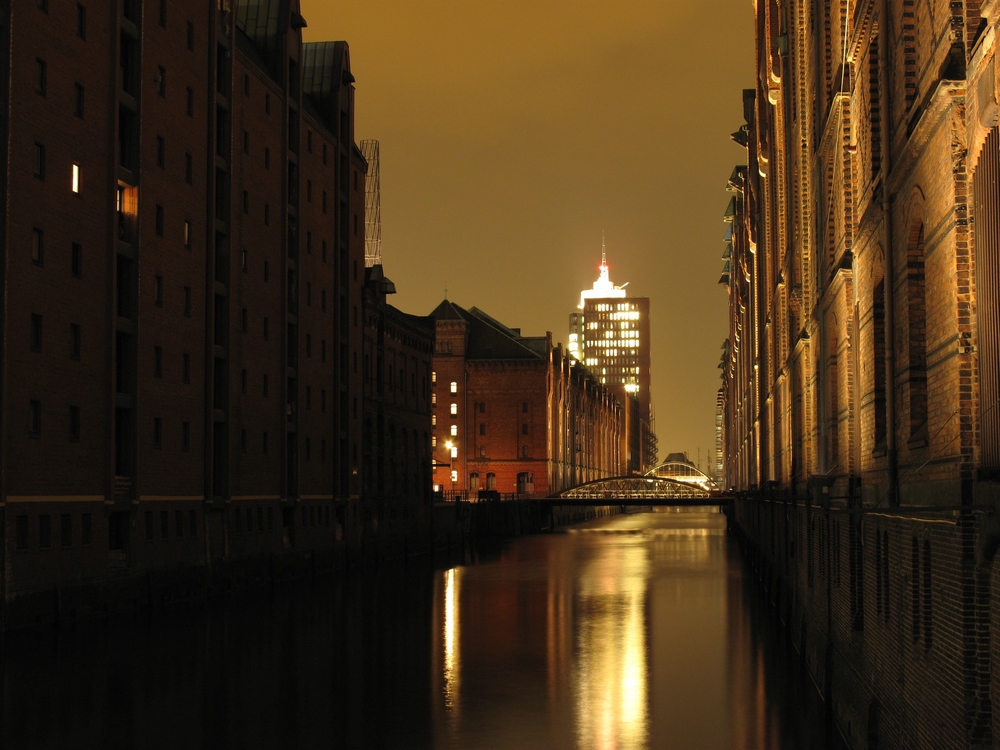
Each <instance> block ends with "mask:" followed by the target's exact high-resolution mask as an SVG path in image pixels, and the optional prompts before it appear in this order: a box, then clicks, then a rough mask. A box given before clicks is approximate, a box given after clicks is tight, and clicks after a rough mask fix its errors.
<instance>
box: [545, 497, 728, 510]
mask: <svg viewBox="0 0 1000 750" xmlns="http://www.w3.org/2000/svg"><path fill="white" fill-rule="evenodd" d="M732 501H733V498H732V496H731V495H721V494H720V495H715V496H712V497H670V498H662V497H621V496H619V497H616V496H614V495H596V494H595V495H593V496H590V497H546V498H544V499H542V500H538V501H537V502H540V503H542V504H544V505H562V506H572V505H588V506H589V505H623V506H628V507H632V508H635V507H640V506H653V507H670V506H675V507H684V508H690V507H703V508H711V507H720V506H723V505H729V504H730V503H731V502H732Z"/></svg>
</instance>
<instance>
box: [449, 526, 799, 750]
mask: <svg viewBox="0 0 1000 750" xmlns="http://www.w3.org/2000/svg"><path fill="white" fill-rule="evenodd" d="M727 543H728V540H727V538H726V521H725V518H724V517H723V516H721V515H720V514H712V513H699V514H696V513H690V512H689V513H655V514H649V513H646V514H641V515H640V514H636V515H634V516H624V517H618V518H614V519H607V520H604V521H602V522H600V523H594V524H587V525H582V526H578V527H575V528H572V529H569V530H567V533H564V534H551V535H544V536H537V537H527V538H522V539H518V540H515V541H513V542H511V543H509V544H505V545H504V547H503V548H502V549H501V550H499V552H498V555H497V557H496V558H494V559H485V560H481V561H479V562H477V563H476V564H473V565H468V566H464V567H459V568H453V569H451V570H447V571H444V572H442V573H439V574H438V575H437V577H436V580H435V595H434V633H435V635H434V641H433V642H434V653H433V655H432V658H433V672H432V674H433V675H434V676H433V678H432V685H433V688H432V689H433V691H434V699H433V706H432V710H433V713H434V722H433V723H434V726H435V732H434V743H433V747H434V748H437V749H439V750H443V749H445V748H447V749H448V750H450V749H451V748H462V749H463V750H464V748H470V747H475V748H481V749H483V750H494V748H496V749H497V750H500V749H503V750H506V748H510V747H518V748H546V750H553V749H555V748H559V749H561V748H567V750H569V749H571V748H572V749H575V748H582V749H585V750H627V749H629V748H636V749H639V748H661V747H665V748H690V749H692V750H694V749H696V748H697V749H701V748H705V749H706V750H724V749H726V748H728V749H729V750H780V749H782V748H783V749H784V750H788V748H791V747H795V748H798V747H813V746H815V747H819V745H813V744H810V743H808V742H807V743H805V744H803V743H801V742H796V741H794V740H793V741H792V743H791V744H787V743H785V740H783V739H782V738H781V736H780V733H779V726H780V725H779V722H778V721H777V717H778V713H777V712H778V708H777V707H776V704H775V703H774V701H773V698H774V695H773V693H774V687H773V685H772V684H771V680H769V679H767V676H766V675H765V670H764V662H765V652H764V650H763V645H762V643H761V637H760V633H759V632H756V631H757V628H758V627H759V626H757V625H755V624H754V622H755V621H754V618H752V617H751V616H750V614H751V613H750V610H749V609H748V608H747V604H746V602H745V601H744V596H745V594H744V588H743V585H744V584H743V577H742V574H741V573H740V568H739V567H738V566H734V565H733V564H732V561H731V560H730V558H729V555H728V552H727Z"/></svg>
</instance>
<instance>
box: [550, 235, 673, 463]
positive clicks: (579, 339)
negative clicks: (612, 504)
mask: <svg viewBox="0 0 1000 750" xmlns="http://www.w3.org/2000/svg"><path fill="white" fill-rule="evenodd" d="M600 271H601V274H600V276H599V277H598V279H597V281H595V282H594V286H593V288H592V289H584V290H583V291H582V292H580V306H579V310H578V311H577V312H574V313H570V316H569V330H570V333H569V351H570V353H571V354H572V355H573V356H574V357H575V358H576V359H578V360H579V361H580V362H582V363H583V364H584V365H586V367H587V369H588V370H590V371H591V372H592V373H593V374H594V375H596V376H597V377H598V378H599V379H600V381H601V382H602V383H604V384H606V385H610V386H620V387H621V388H622V390H623V391H624V394H623V398H624V396H625V394H628V395H634V397H635V399H636V400H637V401H638V406H639V408H638V414H639V421H640V423H641V424H642V428H641V432H642V438H641V441H642V444H643V450H642V456H641V464H642V466H650V465H651V464H652V463H653V462H654V461H655V458H656V447H655V446H656V438H655V436H653V435H652V428H651V425H652V415H651V412H650V396H649V381H650V373H649V298H648V297H628V296H627V294H626V292H625V286H627V285H622V286H615V285H614V284H613V283H612V282H611V278H610V276H609V270H608V262H607V254H606V253H605V251H604V248H603V246H602V248H601V265H600Z"/></svg>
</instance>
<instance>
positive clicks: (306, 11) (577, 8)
mask: <svg viewBox="0 0 1000 750" xmlns="http://www.w3.org/2000/svg"><path fill="white" fill-rule="evenodd" d="M301 11H302V15H303V16H305V18H306V20H307V22H308V24H309V26H308V28H307V29H306V30H305V38H306V40H307V41H321V40H340V39H346V40H347V42H348V43H349V44H350V49H351V68H352V71H353V73H354V75H355V77H356V78H357V83H356V87H357V98H356V103H357V113H356V129H355V136H356V139H357V140H359V141H360V140H361V139H365V138H375V139H377V140H379V142H380V151H381V185H382V260H383V264H384V266H385V270H386V274H387V275H388V276H389V277H390V278H391V279H392V280H393V281H394V282H395V283H396V288H397V289H398V291H399V293H398V294H397V295H396V296H395V297H394V298H392V300H391V301H392V302H393V304H394V305H395V306H396V307H398V308H400V309H402V310H404V311H406V312H409V313H414V314H420V315H426V314H428V313H429V312H430V311H431V310H432V309H433V308H434V307H435V306H436V305H437V303H438V302H440V301H441V299H442V298H443V297H444V294H445V288H447V290H448V297H449V299H451V300H453V301H455V302H457V303H458V304H460V305H462V306H464V307H473V306H476V307H479V308H481V309H483V310H484V311H486V312H487V313H489V314H490V315H492V316H494V317H496V318H498V319H499V320H501V321H502V322H504V323H506V324H507V325H509V326H512V327H519V328H521V329H522V331H523V333H524V334H525V335H542V334H544V332H545V331H551V332H552V334H553V338H554V340H555V341H557V342H560V341H561V342H563V343H565V342H566V341H567V339H568V321H567V319H568V315H569V313H570V312H571V311H572V310H573V309H575V307H576V305H577V303H578V302H579V294H580V290H581V289H584V288H589V287H590V286H591V284H592V283H593V281H594V280H595V279H596V278H597V275H598V271H597V266H598V264H599V263H600V260H601V232H602V231H603V232H604V233H605V235H606V237H607V250H608V263H609V265H610V267H611V280H612V281H613V282H615V283H616V284H619V285H621V284H624V283H625V282H629V284H628V287H627V289H628V291H629V293H630V294H632V295H636V296H648V297H650V305H651V320H652V338H653V341H652V383H653V385H652V400H653V407H654V411H655V416H656V424H655V428H656V433H657V435H658V436H659V445H660V458H661V459H663V458H664V457H665V456H666V454H667V453H670V452H673V451H687V452H688V454H689V456H690V458H691V459H692V460H693V461H696V460H697V457H698V450H699V448H700V450H701V461H702V468H707V454H708V452H709V451H711V450H714V417H715V396H716V391H717V389H718V387H719V370H718V368H717V365H718V362H719V356H720V354H721V350H720V346H721V344H722V341H723V339H725V337H726V335H727V330H726V288H725V286H720V285H719V284H717V281H718V279H719V275H720V272H721V269H722V263H723V261H722V260H721V255H722V251H723V242H722V236H723V231H724V229H725V225H724V224H723V222H722V214H723V212H724V211H725V208H726V203H727V202H728V199H729V194H727V193H726V192H725V185H726V179H727V178H728V177H729V174H730V172H731V171H732V168H733V166H735V165H736V164H737V163H740V162H741V161H743V160H744V159H745V152H744V151H743V150H742V149H740V148H739V147H738V146H737V145H736V144H734V143H732V142H731V141H730V139H729V133H731V132H733V131H735V130H736V129H737V128H739V126H740V125H741V124H742V122H743V120H742V101H741V90H742V89H743V88H746V87H751V86H752V84H753V75H754V71H753V42H754V28H753V5H752V3H751V2H750V0H718V1H717V2H712V3H708V2H705V1H704V0H701V2H695V3H691V2H681V0H600V1H595V0H531V1H525V0H433V1H431V0H394V1H393V0H355V1H354V2H346V1H341V0H338V1H336V2H334V1H332V0H301Z"/></svg>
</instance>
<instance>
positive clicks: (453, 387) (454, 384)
mask: <svg viewBox="0 0 1000 750" xmlns="http://www.w3.org/2000/svg"><path fill="white" fill-rule="evenodd" d="M451 392H452V393H458V383H457V382H456V381H454V380H452V381H451Z"/></svg>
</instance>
